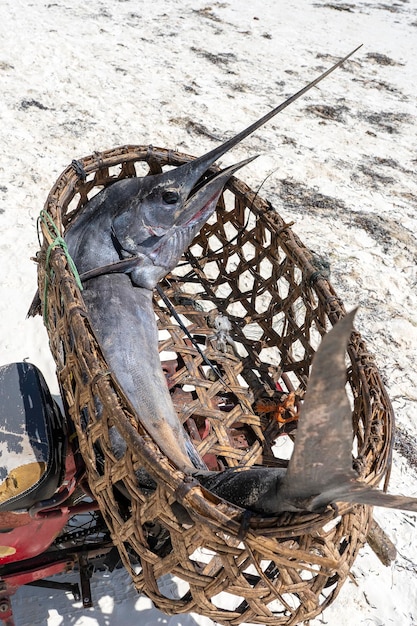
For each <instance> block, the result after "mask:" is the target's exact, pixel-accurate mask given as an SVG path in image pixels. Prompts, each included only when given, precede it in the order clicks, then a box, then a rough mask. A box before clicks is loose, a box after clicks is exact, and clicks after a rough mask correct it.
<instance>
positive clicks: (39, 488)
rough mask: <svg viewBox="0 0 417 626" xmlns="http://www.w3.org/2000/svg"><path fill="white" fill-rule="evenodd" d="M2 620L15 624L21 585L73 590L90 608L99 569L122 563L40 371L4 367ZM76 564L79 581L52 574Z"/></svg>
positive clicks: (0, 406)
mask: <svg viewBox="0 0 417 626" xmlns="http://www.w3.org/2000/svg"><path fill="white" fill-rule="evenodd" d="M0 451H1V454H0V622H3V623H5V624H6V625H7V626H13V624H14V621H13V611H12V603H11V599H10V598H11V596H12V595H13V594H14V593H15V592H16V590H17V589H18V588H19V587H20V586H22V585H33V586H38V587H48V588H51V589H54V590H63V591H67V592H68V591H69V592H71V593H72V594H73V596H74V599H75V600H81V601H82V603H83V606H84V607H90V606H92V598H91V588H90V578H91V575H92V573H93V571H94V569H96V568H103V566H104V567H106V568H108V569H110V570H112V569H114V567H116V566H117V564H118V562H119V556H118V552H117V549H116V548H115V547H114V545H113V544H112V541H111V538H110V533H109V530H108V529H107V527H106V524H105V522H104V520H103V517H102V515H101V513H100V511H99V509H98V506H97V503H96V502H95V501H94V498H93V497H92V494H91V492H90V490H89V487H88V483H87V479H86V475H85V467H84V464H83V461H82V459H81V456H80V454H79V453H78V450H77V438H76V435H75V432H74V429H73V426H72V425H71V422H70V420H68V419H66V416H65V408H64V410H63V411H62V410H61V409H60V407H59V405H58V403H57V402H56V401H55V400H54V398H53V397H52V395H51V393H50V390H49V389H48V386H47V384H46V381H45V379H44V377H43V375H42V373H41V372H40V370H39V369H38V368H37V367H36V366H35V365H32V364H31V363H28V362H18V363H11V364H8V365H4V366H1V367H0ZM72 570H77V571H78V573H79V583H73V582H71V583H69V582H64V581H56V580H49V579H50V577H52V576H54V575H56V574H59V573H64V572H69V571H72Z"/></svg>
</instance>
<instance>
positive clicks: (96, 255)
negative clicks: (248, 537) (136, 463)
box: [65, 48, 357, 470]
mask: <svg viewBox="0 0 417 626" xmlns="http://www.w3.org/2000/svg"><path fill="white" fill-rule="evenodd" d="M356 50H357V48H356ZM356 50H353V51H352V52H351V53H349V54H348V55H347V56H345V57H344V58H343V59H341V60H340V61H338V62H337V63H335V64H334V65H333V66H332V67H330V68H329V69H328V70H327V71H325V72H324V73H322V74H321V75H320V76H318V77H317V78H316V79H314V80H313V81H312V82H310V83H309V84H308V85H306V86H305V87H303V88H302V89H300V90H299V91H298V92H297V93H295V94H294V95H292V96H291V97H289V98H288V99H287V100H285V101H284V102H282V103H281V104H280V105H278V106H277V107H276V108H274V109H272V110H271V111H269V112H268V113H267V114H266V115H264V116H263V117H261V118H260V119H258V120H257V121H255V122H254V123H252V124H251V125H250V126H248V127H247V128H245V129H244V130H242V131H241V132H239V133H238V134H236V135H235V136H234V137H232V138H231V139H228V140H227V141H225V142H224V143H223V144H221V145H220V146H218V147H216V148H214V149H213V150H210V151H209V152H208V153H206V154H204V155H203V156H201V157H199V158H197V159H194V160H192V161H190V162H189V163H186V164H184V165H182V166H180V167H177V168H175V169H172V170H169V171H166V172H162V173H160V174H153V175H148V176H145V177H137V178H128V179H123V180H120V181H117V182H115V183H114V184H112V185H110V186H108V187H106V188H105V189H103V190H102V191H101V192H99V193H98V194H97V195H96V196H94V197H93V198H92V199H91V200H90V201H89V202H88V203H87V204H86V205H85V206H84V207H83V209H82V211H81V212H80V214H79V215H78V216H77V218H76V219H75V220H74V223H73V224H71V225H70V227H69V228H68V230H67V232H66V233H65V239H66V242H67V245H68V250H69V253H70V255H71V257H72V259H73V261H74V262H75V264H76V267H77V270H78V273H79V274H80V275H81V278H82V280H83V281H84V283H85V289H84V291H83V298H84V301H85V305H86V307H87V310H88V313H89V317H90V320H91V322H92V325H93V328H94V330H95V333H96V335H97V338H98V340H99V342H100V344H101V346H102V348H103V352H104V355H105V357H106V360H107V362H108V365H109V367H110V368H111V370H112V372H113V374H114V375H115V376H116V378H117V380H118V382H119V384H120V386H121V388H122V389H123V391H124V392H125V394H126V396H127V397H128V399H129V400H130V401H131V403H132V406H133V408H134V409H135V410H136V412H137V414H138V416H140V419H141V420H142V422H143V426H144V427H145V428H146V430H147V432H148V433H149V434H150V435H151V436H152V438H153V439H154V440H155V441H156V442H157V443H158V445H159V446H160V448H161V450H162V451H163V452H164V454H166V456H167V457H168V458H169V459H170V460H171V461H172V462H173V463H175V465H177V467H178V468H179V469H182V470H185V469H187V468H188V469H192V468H194V467H195V466H196V467H199V468H203V467H204V464H203V463H202V461H201V459H199V458H198V455H197V453H196V451H195V450H194V448H193V446H192V445H191V442H190V441H187V440H186V436H185V431H184V429H183V428H182V426H181V425H180V424H179V420H178V416H177V415H176V412H175V409H174V407H173V405H172V401H171V398H170V395H169V391H168V389H167V388H166V383H165V379H164V375H163V372H162V368H161V365H160V361H159V355H158V351H157V330H156V324H155V320H154V313H153V309H152V291H153V289H154V288H155V287H156V285H157V283H158V281H159V280H161V279H162V278H163V277H164V276H165V275H166V274H167V273H168V272H169V271H170V270H172V269H173V268H174V267H175V266H176V265H177V263H178V261H179V260H180V258H181V256H182V254H183V253H184V251H185V250H186V249H187V247H188V246H189V245H190V244H191V242H192V240H193V238H194V237H195V235H196V234H197V233H198V232H199V230H200V229H201V227H202V226H203V224H205V222H206V221H207V219H208V218H209V217H210V215H211V214H212V213H213V212H214V210H215V208H216V204H217V201H218V198H219V197H220V194H221V193H222V190H223V188H224V186H225V184H226V182H227V180H228V179H229V178H230V177H231V176H232V175H233V173H234V172H235V171H236V170H237V169H239V168H240V167H242V166H243V165H245V164H246V163H248V162H250V161H251V160H252V158H255V157H252V158H250V159H247V160H246V161H243V162H241V163H238V164H236V165H232V166H230V167H228V168H226V169H225V170H223V171H221V172H220V173H217V174H215V175H213V174H211V175H210V173H209V168H210V167H211V165H213V164H214V162H215V161H216V160H218V159H219V158H220V157H221V156H223V155H224V154H225V153H226V152H228V151H229V150H230V149H231V148H233V147H234V146H236V145H237V144H238V143H240V142H241V141H242V140H243V139H245V138H246V137H247V136H248V135H250V134H251V133H253V132H254V131H255V130H257V129H258V128H259V127H261V126H262V125H263V124H265V123H266V122H267V121H269V120H270V119H271V118H272V117H274V116H275V115H277V114H278V113H280V112H281V111H282V110H283V109H285V108H286V107H287V106H289V105H290V104H291V103H292V102H294V101H295V100H296V99H297V98H299V97H300V96H302V95H303V94H305V93H306V92H307V91H308V90H310V89H312V88H313V87H315V86H316V85H317V84H318V83H319V82H320V81H322V80H323V79H324V78H326V77H327V76H328V75H329V74H330V73H331V72H333V71H334V70H335V69H336V68H338V67H339V66H340V65H342V63H343V62H344V61H346V60H347V59H348V58H349V57H350V56H351V55H352V54H354V52H356ZM190 457H191V459H190Z"/></svg>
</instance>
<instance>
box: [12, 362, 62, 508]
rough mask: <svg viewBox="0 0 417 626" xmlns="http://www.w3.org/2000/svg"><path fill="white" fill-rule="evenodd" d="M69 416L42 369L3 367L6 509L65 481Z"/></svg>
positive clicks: (52, 490) (21, 365) (24, 503)
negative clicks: (52, 393)
mask: <svg viewBox="0 0 417 626" xmlns="http://www.w3.org/2000/svg"><path fill="white" fill-rule="evenodd" d="M65 440H66V438H65V420H64V417H63V416H62V413H61V411H60V409H59V407H58V405H57V403H56V402H55V401H54V399H53V398H52V396H51V393H50V391H49V389H48V386H47V384H46V382H45V379H44V377H43V375H42V373H41V372H40V371H39V369H38V368H37V367H36V366H35V365H32V364H31V363H26V362H21V363H11V364H9V365H3V366H1V367H0V511H22V510H28V509H30V507H31V506H33V505H34V504H36V503H38V502H39V501H41V500H47V499H49V498H51V497H52V496H53V495H54V493H55V492H56V490H57V489H58V487H59V485H60V484H61V483H62V480H63V472H64V460H65Z"/></svg>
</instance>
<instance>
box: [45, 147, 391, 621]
mask: <svg viewBox="0 0 417 626" xmlns="http://www.w3.org/2000/svg"><path fill="white" fill-rule="evenodd" d="M191 158H192V157H190V156H187V155H184V154H180V153H178V152H173V151H171V150H166V149H162V148H148V147H146V146H145V147H144V146H124V147H121V148H116V149H113V150H108V151H106V152H102V153H99V154H97V153H96V154H94V155H92V156H89V157H86V158H84V159H81V160H80V161H77V162H76V163H73V164H72V165H71V166H69V167H68V168H67V169H66V170H65V171H64V172H63V174H62V175H61V176H60V177H59V178H58V180H57V182H56V184H55V185H54V187H53V189H52V190H51V192H50V194H49V196H48V199H47V202H46V205H45V210H46V211H47V213H48V214H49V215H50V216H51V218H52V220H53V221H54V223H55V224H56V226H57V229H58V231H59V233H60V234H63V233H64V232H65V228H66V227H67V225H68V224H69V223H70V222H71V221H72V220H73V219H74V218H75V217H76V214H77V212H78V211H79V210H80V209H81V208H82V207H83V205H84V204H85V203H86V202H87V201H88V199H89V198H91V197H92V196H93V195H94V194H95V193H97V192H98V191H99V190H100V189H101V188H102V187H103V186H106V185H109V184H111V183H113V182H114V181H116V180H118V179H120V178H123V177H131V176H136V175H146V174H147V173H156V172H158V171H160V169H161V168H165V167H167V166H178V165H181V164H183V163H185V162H187V161H188V160H190V159H191ZM212 171H217V169H216V168H215V167H213V168H212ZM42 230H43V234H44V241H43V245H42V249H41V251H40V253H39V256H38V260H39V291H40V294H41V297H42V299H43V306H44V311H45V313H46V320H47V327H48V333H49V338H50V345H51V350H52V353H53V355H54V358H55V361H56V365H57V372H58V377H59V381H60V385H61V389H62V393H63V394H64V396H65V403H66V406H67V407H68V410H69V415H70V417H71V419H72V420H73V421H74V423H75V426H76V430H77V434H78V437H79V444H80V450H81V453H82V455H83V458H84V461H85V464H86V467H87V471H88V477H89V484H90V488H91V490H92V492H93V494H94V496H95V497H96V499H97V502H98V503H99V505H100V509H101V511H102V514H103V516H104V519H105V520H106V523H107V524H108V526H109V528H110V530H111V533H112V539H113V541H114V543H115V544H116V545H117V546H118V549H119V551H120V554H121V557H122V559H123V562H124V564H125V566H126V568H127V569H128V571H129V572H130V574H131V576H132V580H133V582H134V584H135V586H136V588H137V590H138V591H140V592H143V593H145V594H147V595H148V596H149V598H151V599H152V600H153V602H154V604H155V605H156V606H157V607H158V608H160V609H161V610H162V611H165V612H166V613H187V612H190V611H194V612H196V613H200V614H203V615H206V616H208V617H210V618H212V619H213V620H215V621H217V622H220V623H222V624H227V623H230V624H234V625H237V624H240V623H242V622H251V623H257V624H270V625H271V626H272V625H274V626H278V625H281V624H286V625H289V624H296V623H299V622H303V621H304V620H308V619H311V618H313V617H315V616H316V615H318V614H319V613H320V612H321V611H322V610H323V608H324V607H325V606H327V605H328V604H329V603H330V602H331V601H332V600H333V599H334V598H335V597H336V595H337V593H338V592H339V590H340V587H341V585H342V584H343V582H344V581H345V579H346V577H347V576H348V574H349V571H350V568H351V567H352V564H353V561H354V559H355V557H356V555H357V553H358V550H359V549H360V547H361V546H362V545H363V543H364V541H365V539H366V534H367V531H368V527H369V524H370V519H371V513H370V510H369V508H368V507H366V506H350V505H341V506H340V509H339V511H338V513H336V512H335V511H334V510H333V509H330V508H329V509H328V510H326V512H325V513H323V514H320V515H319V514H313V513H304V514H284V515H280V516H278V517H275V518H263V517H261V516H259V515H256V514H253V513H249V512H248V511H245V510H242V509H240V508H238V507H236V506H234V505H231V504H229V503H228V502H225V501H222V500H220V499H218V498H217V497H216V496H214V495H213V494H211V493H210V492H208V491H205V490H204V489H202V488H201V486H200V485H199V483H198V482H197V481H194V480H191V481H190V480H189V479H187V478H186V477H185V476H184V474H183V473H182V472H180V471H178V470H177V469H176V468H174V467H173V466H172V465H171V464H170V462H169V461H168V459H167V458H166V457H165V456H164V455H163V454H162V453H161V451H160V450H159V449H158V442H155V441H152V440H151V438H150V437H149V436H148V435H147V433H146V431H145V430H144V429H143V428H142V427H141V426H140V425H139V428H137V427H136V419H135V418H134V414H133V410H132V408H131V407H130V405H129V403H128V402H127V401H126V400H125V398H124V396H123V394H122V393H121V391H120V389H119V388H118V385H117V382H116V381H115V380H114V378H113V377H112V375H111V372H109V369H108V366H107V364H106V362H105V359H104V358H103V355H102V352H101V350H100V345H98V343H97V341H96V339H95V337H94V335H93V333H92V331H91V327H90V323H89V319H88V315H87V312H86V310H85V307H84V303H83V299H82V294H81V293H80V291H79V289H78V287H77V284H76V280H75V278H74V275H73V273H72V271H71V269H70V267H69V265H68V260H67V257H66V256H65V252H64V250H63V249H62V247H61V246H60V245H59V240H55V241H54V236H51V234H50V232H49V231H48V229H46V228H45V227H43V229H42ZM51 244H52V245H51ZM50 245H51V249H50V250H49V252H48V247H49V246H50ZM47 252H48V254H47ZM47 258H48V263H46V259H47ZM45 283H47V285H46V286H47V289H46V290H45ZM161 288H162V290H163V292H164V294H165V296H168V297H169V299H170V300H171V302H172V303H173V306H174V307H175V310H176V312H177V314H179V315H180V316H181V319H183V320H185V321H186V324H187V328H188V331H189V332H190V334H191V335H192V337H193V338H194V341H193V342H191V341H190V339H189V337H188V336H187V335H186V334H185V333H184V331H183V330H182V328H181V327H180V326H179V325H178V322H177V321H176V319H174V317H173V315H172V313H171V312H170V310H169V309H168V308H167V306H166V304H165V302H164V301H163V300H162V298H161V296H160V295H155V298H154V307H155V313H156V316H157V319H158V325H159V329H160V351H161V354H162V356H161V358H162V359H164V358H165V357H164V355H166V354H167V353H169V359H168V361H169V362H168V364H165V366H166V368H167V371H168V381H169V384H170V386H171V388H172V390H173V396H172V397H173V401H174V403H175V406H176V409H177V412H178V415H179V417H180V419H181V420H182V421H183V422H185V425H186V427H187V428H188V430H189V432H190V435H191V436H193V437H194V440H195V441H198V440H200V441H199V443H198V448H199V451H200V453H201V454H202V455H204V458H205V459H207V460H208V462H209V463H211V464H212V466H213V467H216V466H217V467H218V468H220V467H227V466H236V465H243V466H250V465H253V464H255V463H256V464H258V465H259V464H263V465H266V466H271V467H274V466H275V467H276V466H279V465H283V464H284V465H285V458H282V459H281V458H280V454H281V452H280V450H281V446H280V445H278V446H276V445H275V447H274V444H275V442H277V441H278V444H280V442H282V441H283V440H284V438H280V437H279V436H280V435H281V434H283V433H284V432H286V431H287V432H288V433H290V437H293V436H295V437H296V430H293V429H294V426H295V424H294V423H291V420H290V419H289V417H290V415H288V414H287V415H286V414H285V411H287V409H288V410H289V409H291V407H290V406H289V404H288V402H289V400H288V398H289V397H290V394H289V393H288V392H291V391H294V395H293V396H291V397H292V399H293V401H294V402H295V403H297V402H298V401H299V399H300V398H302V394H303V390H304V389H305V386H306V382H307V379H308V375H309V369H310V364H311V359H312V355H313V354H314V351H315V349H316V348H317V346H318V344H319V342H320V338H321V336H322V335H323V334H324V333H325V332H326V331H327V329H328V328H329V327H330V325H333V324H334V323H336V322H337V320H338V319H339V318H340V317H341V316H342V315H343V314H344V309H343V305H342V304H341V302H340V300H339V299H338V297H337V296H336V293H335V291H334V289H333V287H332V285H331V284H330V283H329V281H328V280H327V279H326V278H325V277H324V276H323V274H322V273H321V272H320V268H319V267H317V266H316V265H315V259H314V256H313V254H312V253H311V252H310V250H309V249H308V248H307V247H306V246H305V245H303V243H302V242H301V241H300V240H299V239H298V237H297V236H296V235H295V234H294V232H293V231H292V230H291V228H289V226H288V225H287V224H285V222H284V220H283V219H282V218H281V217H280V216H279V214H278V213H277V212H276V210H275V209H274V208H272V207H271V206H270V204H269V203H268V202H266V201H265V200H263V199H261V198H260V197H259V196H258V195H257V194H255V193H254V192H253V191H252V190H251V189H250V188H249V187H248V186H247V185H245V184H244V183H243V182H242V181H240V180H238V179H236V178H232V179H231V180H230V182H229V183H228V184H227V186H226V189H225V191H224V193H223V194H222V196H221V198H220V201H219V203H218V207H217V210H216V213H215V214H214V215H213V216H212V218H210V220H209V222H208V223H207V224H206V225H205V226H204V227H203V229H202V231H201V233H200V234H199V235H198V236H197V238H196V239H195V241H194V242H193V244H192V245H191V246H190V248H189V250H188V251H187V252H186V254H185V257H184V261H183V262H182V263H180V264H179V266H178V268H177V269H176V270H175V271H174V272H172V274H171V275H169V276H168V277H167V278H166V280H164V281H163V282H162V283H161ZM44 294H46V297H45V298H44ZM219 319H220V322H221V321H222V320H223V323H224V321H225V320H226V325H224V324H223V330H224V329H226V330H225V332H223V334H222V333H221V332H220V331H221V328H222V327H221V324H220V322H219ZM196 343H197V344H199V345H200V347H204V349H205V350H206V355H207V356H209V358H210V359H211V360H212V361H214V362H215V363H216V364H217V366H218V367H219V368H220V369H221V371H222V378H223V380H224V381H225V382H226V383H227V386H226V387H225V386H224V385H223V383H222V381H220V380H219V379H218V378H216V377H215V376H212V374H211V372H210V371H208V370H209V368H207V366H206V365H205V363H204V362H203V361H202V356H201V354H200V351H199V350H197V348H196V346H195V344H196ZM348 360H349V367H348V390H349V395H350V397H351V401H352V407H353V422H352V423H353V429H354V445H353V449H354V451H355V457H356V458H355V466H356V468H357V469H358V470H360V473H361V477H362V479H363V480H364V481H365V482H367V483H368V484H371V485H376V484H378V483H379V482H380V481H381V479H382V478H383V477H384V475H386V473H387V470H388V467H389V461H390V450H391V440H392V428H393V415H392V409H391V405H390V402H389V399H388V397H387V394H386V392H385V390H384V387H383V384H382V382H381V379H380V376H379V373H378V370H377V368H376V366H375V363H374V360H373V358H372V357H371V356H370V355H369V353H368V351H367V349H366V346H365V344H364V342H363V340H362V338H361V336H360V334H359V333H357V332H354V333H353V334H352V337H351V341H350V344H349V347H348ZM283 394H284V395H283ZM285 401H286V402H287V404H286V405H285V404H284V403H285ZM262 403H263V409H264V410H258V409H257V407H259V406H260V405H262ZM265 405H266V406H267V407H268V406H269V411H268V410H267V409H265ZM271 406H272V409H271ZM274 406H275V407H276V410H275V411H274V409H273V407H274ZM97 407H100V418H98V417H97V411H96V409H97ZM290 414H291V411H290ZM279 417H281V418H282V419H281V420H279V419H278V418H279ZM287 418H288V419H287ZM139 421H140V416H139ZM115 423H117V427H118V430H119V431H120V433H121V434H122V436H123V437H124V439H125V441H126V444H127V452H126V454H125V455H124V456H123V457H122V458H121V459H119V460H117V459H116V458H115V456H114V455H113V454H112V451H111V446H110V442H109V435H108V430H109V427H110V426H111V425H113V424H115ZM286 438H288V436H286ZM97 450H100V459H99V460H98V459H97V456H96V454H97ZM103 457H104V464H103ZM142 467H144V468H145V469H146V470H147V471H148V473H149V474H150V475H151V477H152V478H153V481H154V482H155V484H156V486H157V488H156V490H152V489H149V490H141V489H140V488H139V487H138V485H137V482H136V480H135V470H137V469H139V468H142ZM121 491H123V494H125V495H127V497H125V495H124V496H123V497H122V498H121V497H120V492H121ZM178 503H179V505H181V506H179V505H178ZM132 554H136V555H138V556H139V557H140V562H141V568H138V566H137V559H132ZM168 575H172V576H175V579H173V580H171V579H170V576H168Z"/></svg>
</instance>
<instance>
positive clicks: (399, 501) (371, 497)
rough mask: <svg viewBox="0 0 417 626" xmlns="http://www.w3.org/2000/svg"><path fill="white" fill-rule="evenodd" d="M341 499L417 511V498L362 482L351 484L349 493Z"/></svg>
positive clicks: (355, 502) (342, 500)
mask: <svg viewBox="0 0 417 626" xmlns="http://www.w3.org/2000/svg"><path fill="white" fill-rule="evenodd" d="M340 501H341V502H352V503H354V504H368V505H370V506H383V507H386V508H389V509H401V510H405V511H416V512H417V498H411V497H409V496H400V495H394V494H391V493H385V492H384V491H379V490H378V489H373V488H372V487H368V486H366V485H363V484H362V483H360V482H356V483H354V484H353V485H351V486H350V487H349V489H348V491H347V493H346V494H344V495H343V496H341V497H340Z"/></svg>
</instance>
